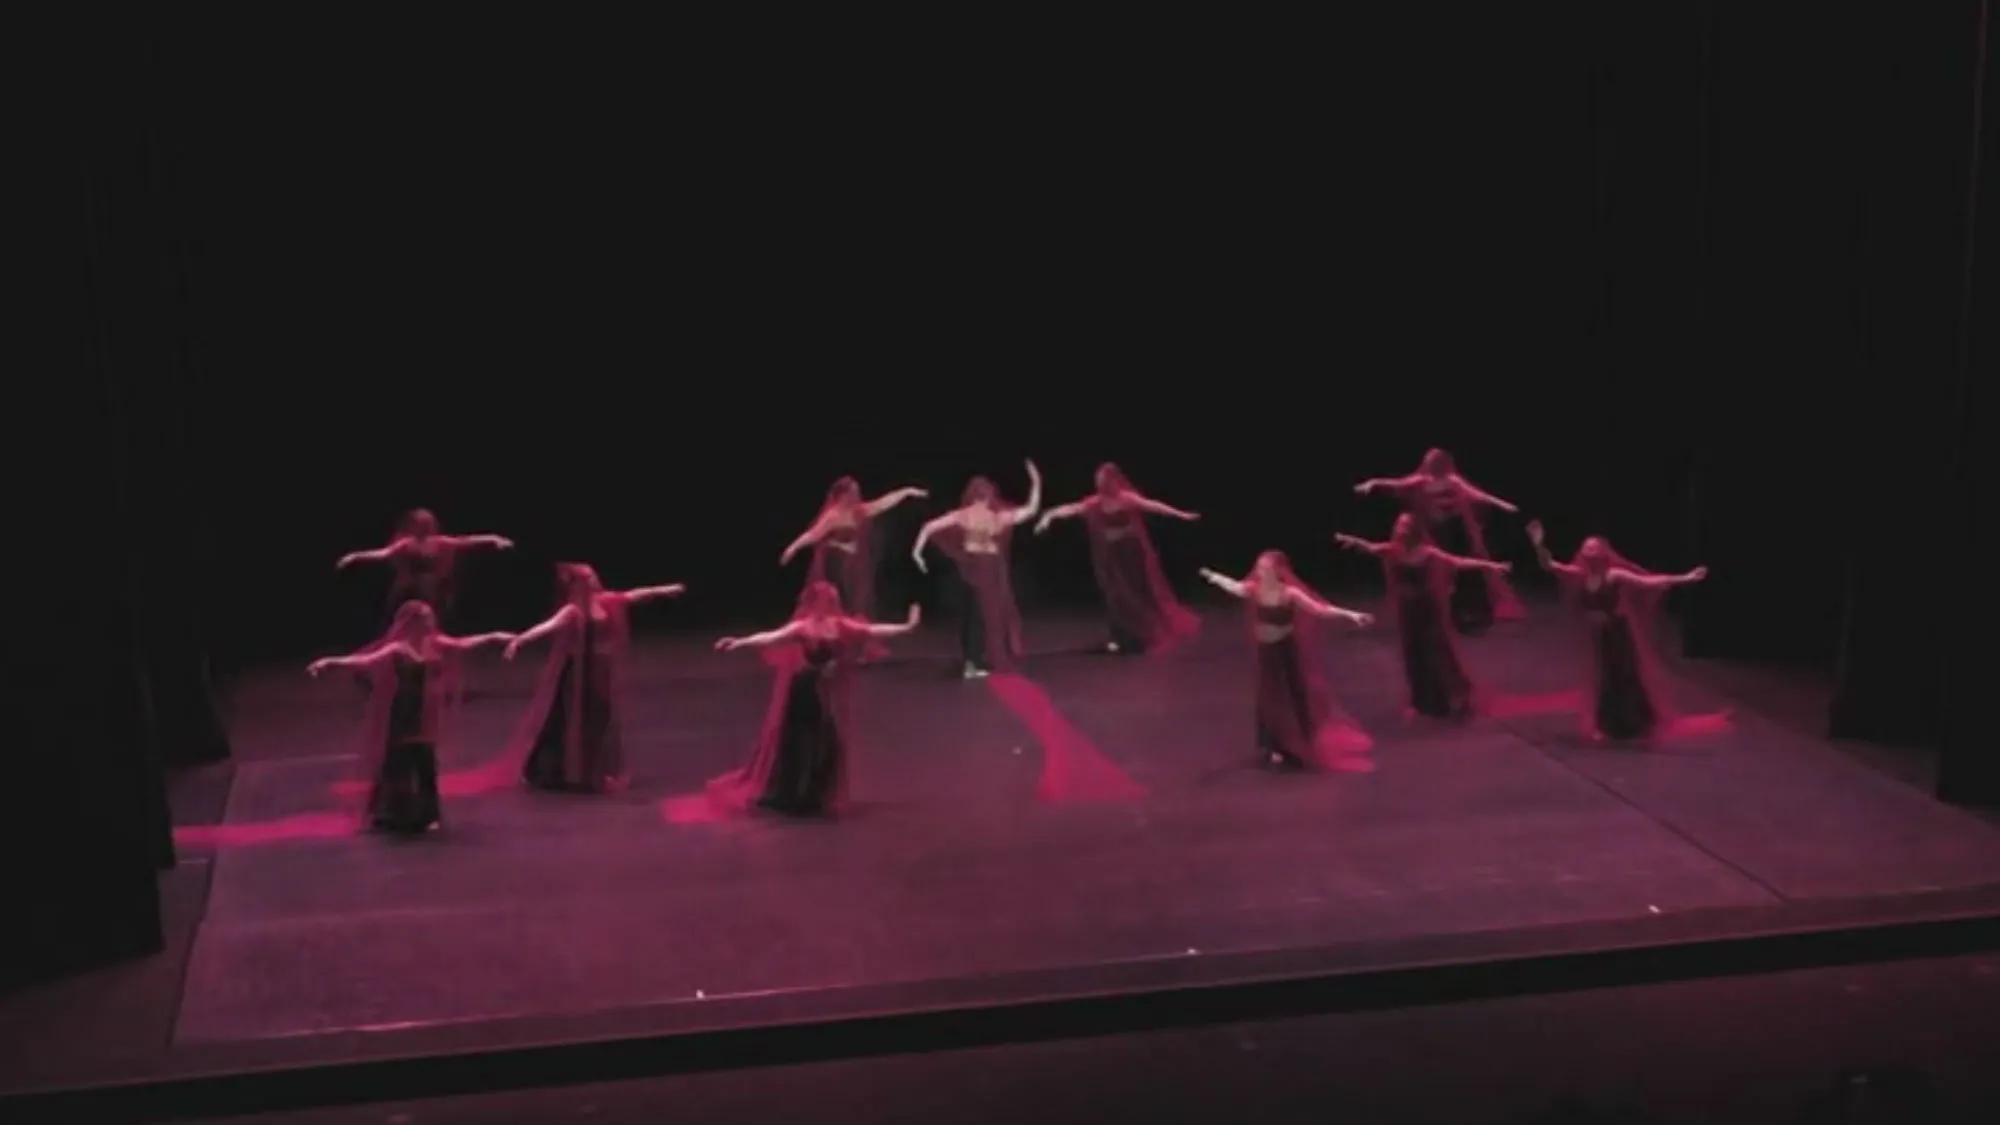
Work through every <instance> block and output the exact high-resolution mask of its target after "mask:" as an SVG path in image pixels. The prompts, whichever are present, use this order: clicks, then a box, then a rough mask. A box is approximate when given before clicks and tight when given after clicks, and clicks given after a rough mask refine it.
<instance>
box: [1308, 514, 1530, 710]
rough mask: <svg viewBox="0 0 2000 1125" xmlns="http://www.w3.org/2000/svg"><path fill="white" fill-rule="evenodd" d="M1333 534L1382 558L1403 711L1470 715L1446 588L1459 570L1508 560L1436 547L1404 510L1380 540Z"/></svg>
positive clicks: (1494, 568)
mask: <svg viewBox="0 0 2000 1125" xmlns="http://www.w3.org/2000/svg"><path fill="white" fill-rule="evenodd" d="M1333 538H1334V541H1335V542H1336V543H1339V544H1340V545H1341V546H1342V547H1345V548H1347V549H1348V550H1351V551H1360V552H1363V553H1365V554H1369V555H1373V556H1374V557H1375V558H1376V559H1378V560H1380V561H1381V563H1382V570H1383V573H1384V575H1385V577H1386V578H1387V581H1388V585H1389V605H1390V606H1391V607H1393V611H1394V613H1395V615H1396V627H1397V630H1398V631H1399V632H1400V633H1401V635H1402V642H1403V678H1404V682H1405V683H1406V684H1407V686H1408V687H1409V709H1408V714H1410V715H1412V716H1415V715H1426V716H1429V717H1431V718H1435V719H1459V718H1467V717H1470V716H1471V715H1472V713H1473V711H1474V707H1475V704H1476V703H1477V700H1476V698H1475V697H1476V695H1477V692H1476V691H1475V688H1474V685H1473V682H1472V677H1471V676H1470V675H1468V674H1467V673H1466V670H1465V661H1464V660H1463V659H1462V658H1461V657H1460V655H1459V651H1458V638H1457V637H1455V636H1453V634H1452V628H1451V616H1450V609H1449V606H1450V599H1451V589H1452V585H1453V582H1454V580H1455V579H1456V578H1457V576H1458V575H1459V574H1460V573H1461V572H1463V571H1484V572H1488V573H1496V574H1505V573H1507V571H1508V570H1509V569H1510V568H1509V567H1508V565H1507V564H1506V563H1497V562H1493V561H1492V560H1490V559H1474V558H1467V557H1466V556H1464V555H1454V554H1452V553H1450V552H1449V551H1445V550H1443V549H1441V548H1439V547H1438V546H1436V545H1435V544H1433V543H1432V542H1431V540H1430V535H1429V533H1428V532H1427V531H1426V529H1425V527H1424V525H1423V524H1422V523H1421V522H1419V521H1418V519H1417V518H1416V517H1415V516H1413V515H1411V514H1410V513H1408V512H1405V513H1403V514H1402V515H1400V516H1398V517H1396V526H1395V530H1394V531H1393V532H1391V533H1390V536H1389V538H1388V540H1387V541H1386V542H1381V543H1371V542H1369V541H1368V540H1366V539H1361V538H1358V537H1356V536H1353V535H1344V534H1343V535H1335V536H1334V537H1333Z"/></svg>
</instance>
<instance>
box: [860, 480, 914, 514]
mask: <svg viewBox="0 0 2000 1125" xmlns="http://www.w3.org/2000/svg"><path fill="white" fill-rule="evenodd" d="M929 497H930V491H929V490H928V489H922V488H899V489H897V490H895V491H894V492H885V493H883V494H882V495H880V496H877V497H876V498H875V499H873V500H870V501H868V502H867V503H865V504H863V505H861V510H862V511H864V512H866V513H867V514H868V517H869V518H870V519H873V518H874V517H876V516H879V515H881V514H882V513H883V512H887V511H890V510H891V509H894V508H895V507H897V506H898V505H900V504H903V503H905V502H906V501H910V500H924V499H928V498H929Z"/></svg>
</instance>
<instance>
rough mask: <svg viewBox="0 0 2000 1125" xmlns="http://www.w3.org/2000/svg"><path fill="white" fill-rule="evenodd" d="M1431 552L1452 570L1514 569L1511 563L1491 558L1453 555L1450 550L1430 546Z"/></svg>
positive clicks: (1494, 570)
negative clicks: (1495, 560)
mask: <svg viewBox="0 0 2000 1125" xmlns="http://www.w3.org/2000/svg"><path fill="white" fill-rule="evenodd" d="M1431 554H1432V555H1433V556H1435V557H1436V558H1438V559H1440V560H1442V561H1443V562H1444V564H1445V565H1446V566H1449V567H1451V568H1452V569H1453V570H1483V571H1486V572H1488V573H1490V574H1506V573H1508V572H1509V571H1511V570H1513V569H1514V564H1513V563H1504V562H1494V561H1493V560H1492V559H1475V558H1468V557H1466V556H1465V555H1454V554H1452V553H1451V552H1450V551H1441V550H1439V549H1437V548H1436V547H1432V548H1431Z"/></svg>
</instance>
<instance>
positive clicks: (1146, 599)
mask: <svg viewBox="0 0 2000 1125" xmlns="http://www.w3.org/2000/svg"><path fill="white" fill-rule="evenodd" d="M1075 516H1082V517H1083V520H1084V527H1085V528H1086V529H1087V530H1088V531H1089V533H1090V568H1091V570H1092V571H1094V572H1095V573H1096V576H1097V588H1098V590H1099V591H1101V592H1102V593H1103V595H1104V610H1105V614H1106V616H1108V617H1109V618H1110V619H1111V643H1110V644H1109V645H1107V646H1106V648H1107V650H1108V651H1110V652H1129V653H1140V652H1157V651H1159V650H1161V649H1164V648H1166V647H1168V646H1170V645H1171V644H1173V643H1174V642H1175V641H1178V640H1181V639H1183V638H1185V637H1187V636H1189V635H1190V634H1192V633H1193V632H1194V631H1195V626H1196V624H1197V621H1196V618H1195V616H1194V614H1192V613H1189V612H1188V611H1187V609H1186V608H1185V607H1183V606H1182V605H1181V603H1180V601H1179V599H1177V598H1175V597H1174V591H1173V587H1172V586H1170V585H1168V583H1167V578H1166V572H1165V571H1164V570H1162V569H1161V567H1160V556H1159V555H1158V553H1156V552H1155V551H1154V550H1153V539H1152V536H1151V535H1149V534H1147V531H1146V517H1147V516H1168V517H1170V518H1172V519H1177V520H1196V519H1200V518H1201V517H1200V516H1197V515H1196V514H1195V513H1193V512H1184V511H1182V510H1180V509H1179V508H1176V507H1174V506H1172V505H1171V504H1163V503H1161V502H1160V501H1158V500H1155V499H1153V498H1152V497H1150V496H1144V495H1141V494H1140V492H1139V490H1138V489H1135V488H1133V487H1132V482H1131V481H1130V480H1127V479H1126V477H1125V474H1124V473H1123V472H1122V471H1120V470H1119V468H1118V466H1116V465H1113V464H1111V463H1110V462H1108V461H1107V462H1105V463H1104V464H1103V465H1100V466H1099V467H1098V469H1097V491H1096V492H1095V493H1094V494H1093V495H1090V496H1086V497H1084V498H1083V499H1081V500H1078V501H1076V502H1075V503H1073V504H1064V505H1062V506H1060V507H1056V508H1050V509H1049V510H1048V512H1047V513H1046V514H1044V515H1043V516H1042V518H1041V520H1040V521H1039V522H1037V523H1036V524H1035V534H1037V535H1040V534H1041V533H1042V532H1044V531H1047V530H1048V527H1049V524H1051V523H1053V522H1055V521H1056V520H1066V519H1070V518H1072V517H1075Z"/></svg>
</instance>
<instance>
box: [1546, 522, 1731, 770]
mask: <svg viewBox="0 0 2000 1125" xmlns="http://www.w3.org/2000/svg"><path fill="white" fill-rule="evenodd" d="M1528 539H1529V541H1531V542H1532V543H1534V545H1535V557H1536V558H1537V559H1539V560H1540V561H1541V564H1542V568H1543V569H1544V570H1547V571H1548V572H1549V573H1550V574H1553V575H1555V576H1556V578H1557V579H1558V580H1559V581H1560V582H1561V583H1562V586H1563V591H1564V593H1565V594H1567V595H1569V597H1570V599H1571V600H1572V601H1573V602H1574V603H1575V604H1576V606H1577V608H1579V609H1580V610H1582V611H1583V617H1584V620H1585V621H1587V622H1588V623H1589V625H1590V642H1591V643H1590V652H1591V673H1592V675H1591V685H1590V689H1591V690H1590V692H1589V695H1588V696H1587V703H1586V705H1585V706H1584V707H1583V708H1582V709H1581V710H1582V712H1583V714H1584V723H1583V728H1584V733H1585V734H1586V735H1587V736H1589V737H1590V738H1593V739H1597V740H1603V739H1617V740H1636V739H1644V738H1648V737H1651V736H1652V735H1654V734H1656V733H1661V732H1667V731H1673V730H1676V729H1679V728H1682V727H1685V726H1688V725H1689V724H1687V723H1685V722H1683V721H1682V717H1681V716H1678V715H1676V714H1674V713H1673V712H1672V711H1671V709H1670V708H1669V706H1668V701H1667V696H1666V693H1665V692H1664V690H1663V686H1662V685H1661V683H1660V678H1659V674H1658V670H1657V668H1656V667H1655V665H1654V661H1653V654H1652V651H1651V645H1650V644H1649V643H1648V633H1649V632H1650V630H1649V629H1648V628H1647V623H1648V621H1649V619H1651V618H1652V617H1653V616H1654V615H1655V613H1656V612H1657V611H1658V609H1659V603H1660V600H1661V599H1662V598H1663V597H1664V596H1665V594H1666V593H1667V591H1669V590H1672V589H1674V588H1675V587H1679V586H1687V585H1692V584H1693V583H1696V582H1700V581H1702V580H1704V579H1706V578H1707V577H1708V568H1707V567H1702V566H1698V567H1695V568H1694V569H1693V570H1690V571H1687V572H1685V573H1683V574H1655V573H1653V572H1652V571H1649V570H1646V569H1644V568H1642V567H1638V566H1634V565H1633V564H1632V563H1631V562H1629V561H1627V560H1626V559H1625V557H1624V556H1622V555H1620V554H1619V553H1618V552H1617V551H1616V550H1614V549H1612V546H1611V542H1610V541H1609V540H1607V539H1605V538H1604V537H1603V536H1598V535H1593V536H1591V537H1590V538H1588V539H1585V540H1584V541H1583V544H1582V546H1580V547H1579V548H1577V552H1576V555H1575V557H1573V558H1572V559H1570V561H1569V562H1558V561H1557V560H1556V557H1555V556H1554V555H1553V554H1551V553H1550V552H1549V547H1548V542H1547V539H1546V535H1545V533H1544V531H1543V530H1542V525H1541V521H1539V520H1537V521H1534V522H1531V523H1529V524H1528Z"/></svg>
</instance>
